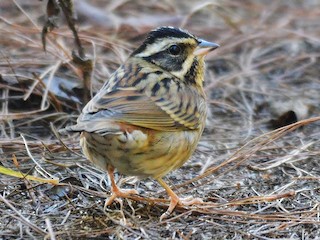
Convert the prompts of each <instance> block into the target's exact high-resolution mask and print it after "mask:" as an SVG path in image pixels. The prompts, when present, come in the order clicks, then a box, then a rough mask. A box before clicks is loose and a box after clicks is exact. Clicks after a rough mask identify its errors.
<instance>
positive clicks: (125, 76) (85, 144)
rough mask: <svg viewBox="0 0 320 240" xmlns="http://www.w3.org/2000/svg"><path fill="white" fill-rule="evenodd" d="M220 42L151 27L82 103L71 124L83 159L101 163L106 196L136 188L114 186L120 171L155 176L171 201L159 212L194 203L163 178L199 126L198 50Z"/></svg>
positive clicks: (202, 107)
mask: <svg viewBox="0 0 320 240" xmlns="http://www.w3.org/2000/svg"><path fill="white" fill-rule="evenodd" d="M218 47H219V45H218V44H217V43H214V42H209V41H206V40H203V39H200V38H198V37H196V36H195V35H193V34H191V33H189V32H188V31H187V30H183V29H180V28H176V27H171V26H162V27H158V28H156V29H154V30H152V31H150V32H149V33H148V35H147V37H146V38H145V40H144V41H143V43H142V44H141V45H140V46H139V47H138V48H137V49H136V50H134V51H133V52H132V53H131V54H130V55H129V57H128V59H127V60H126V61H125V62H124V63H123V64H122V65H121V66H120V67H119V68H118V69H117V70H116V71H115V72H114V73H113V74H112V75H111V76H110V78H109V79H108V80H107V81H106V82H105V83H104V85H103V86H102V88H101V89H100V90H99V91H98V92H97V93H96V95H95V96H94V97H93V98H92V99H91V100H90V101H89V102H88V103H87V104H86V105H85V107H84V108H83V110H82V113H81V114H80V116H79V117H78V119H77V122H76V124H75V125H72V126H69V127H67V128H66V130H67V131H73V132H80V133H81V134H80V145H81V148H82V151H83V153H84V155H85V156H86V158H87V159H89V160H90V161H91V162H92V163H93V164H94V165H96V166H97V167H99V168H101V169H102V170H104V171H106V172H107V173H108V175H109V179H110V183H111V196H110V197H109V199H108V200H107V201H106V204H105V205H106V206H109V205H111V203H112V202H113V201H114V200H115V199H116V198H127V197H130V195H133V194H138V192H137V191H136V190H135V189H120V188H119V187H118V185H117V183H116V181H115V178H114V171H115V169H116V170H117V171H118V173H120V174H123V175H129V176H136V177H139V178H140V179H143V178H148V177H150V178H153V179H155V180H156V181H157V182H158V183H159V184H160V185H161V186H162V187H163V188H164V189H165V190H166V192H167V194H168V195H169V197H170V203H169V207H168V209H167V211H166V212H165V213H163V214H162V215H161V217H160V220H161V221H162V220H163V219H165V218H167V217H168V216H170V214H171V213H172V211H173V210H174V209H175V207H176V206H177V205H181V206H186V205H190V204H197V203H199V201H200V200H198V199H189V200H188V199H187V200H186V199H182V198H179V197H178V195H177V194H176V193H175V192H174V191H173V190H172V189H171V188H170V186H169V185H168V184H167V183H166V182H165V181H164V180H163V177H164V176H165V175H167V174H168V173H169V172H171V171H173V170H175V169H177V168H179V167H181V166H182V165H183V164H184V163H185V162H186V161H187V160H188V159H189V158H190V156H191V155H192V154H193V152H194V151H195V149H196V147H197V145H198V142H199V139H200V137H201V135H202V132H203V130H204V127H205V121H206V115H207V104H206V95H205V92H204V86H203V84H204V73H205V66H204V64H205V63H204V57H205V56H206V55H207V54H208V53H209V52H211V51H213V50H214V49H216V48H218Z"/></svg>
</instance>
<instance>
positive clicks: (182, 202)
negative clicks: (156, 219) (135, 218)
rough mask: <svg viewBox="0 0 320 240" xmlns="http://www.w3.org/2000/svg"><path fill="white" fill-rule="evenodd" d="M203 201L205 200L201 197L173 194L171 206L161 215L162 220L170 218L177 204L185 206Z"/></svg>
mask: <svg viewBox="0 0 320 240" xmlns="http://www.w3.org/2000/svg"><path fill="white" fill-rule="evenodd" d="M202 203H203V200H202V199H201V198H193V197H186V198H179V197H177V196H171V200H170V205H169V208H168V209H167V211H166V212H165V213H163V214H162V215H161V217H160V222H161V221H163V220H164V219H166V218H168V217H169V216H170V214H171V213H172V211H173V210H174V208H175V207H176V206H177V205H178V206H182V207H183V206H191V205H198V204H202Z"/></svg>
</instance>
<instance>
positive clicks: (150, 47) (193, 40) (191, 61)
mask: <svg viewBox="0 0 320 240" xmlns="http://www.w3.org/2000/svg"><path fill="white" fill-rule="evenodd" d="M218 47H219V45H218V44H216V43H213V42H207V41H205V40H202V39H199V38H197V37H195V36H194V35H192V34H190V33H189V32H187V31H184V30H182V29H179V28H174V27H160V28H157V29H155V30H153V31H151V32H150V33H149V34H148V36H147V38H146V39H145V41H144V42H143V43H142V45H141V46H140V47H139V48H138V49H136V50H135V51H134V52H133V53H132V54H131V57H137V58H142V59H144V60H145V61H148V62H150V63H152V64H154V65H156V66H158V67H159V68H161V69H162V70H164V71H167V72H169V73H171V74H172V75H174V76H175V77H177V78H178V79H180V80H181V81H185V82H186V83H187V84H196V85H198V86H200V87H202V82H203V75H204V74H203V71H204V56H205V55H206V54H207V53H209V52H210V51H212V50H214V49H216V48H218Z"/></svg>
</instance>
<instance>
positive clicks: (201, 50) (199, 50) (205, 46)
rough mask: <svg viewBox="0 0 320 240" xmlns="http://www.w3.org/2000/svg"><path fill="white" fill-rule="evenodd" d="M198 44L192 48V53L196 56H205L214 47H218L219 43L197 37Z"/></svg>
mask: <svg viewBox="0 0 320 240" xmlns="http://www.w3.org/2000/svg"><path fill="white" fill-rule="evenodd" d="M199 42H200V43H199V45H198V46H197V47H196V49H195V50H194V52H193V54H194V55H196V56H205V55H207V54H208V53H209V52H211V51H213V50H215V49H216V48H218V47H220V46H219V44H216V43H214V42H208V41H205V40H203V39H199Z"/></svg>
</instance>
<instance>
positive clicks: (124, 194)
mask: <svg viewBox="0 0 320 240" xmlns="http://www.w3.org/2000/svg"><path fill="white" fill-rule="evenodd" d="M135 194H139V193H138V191H137V190H135V189H119V188H116V189H112V194H111V196H110V197H109V198H108V199H107V200H106V202H105V204H104V209H106V207H107V206H110V205H111V204H112V203H113V201H114V200H115V199H116V198H128V197H130V196H131V195H135Z"/></svg>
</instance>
